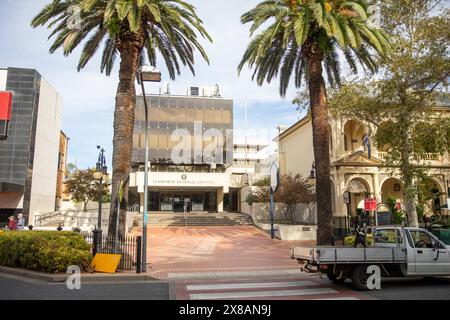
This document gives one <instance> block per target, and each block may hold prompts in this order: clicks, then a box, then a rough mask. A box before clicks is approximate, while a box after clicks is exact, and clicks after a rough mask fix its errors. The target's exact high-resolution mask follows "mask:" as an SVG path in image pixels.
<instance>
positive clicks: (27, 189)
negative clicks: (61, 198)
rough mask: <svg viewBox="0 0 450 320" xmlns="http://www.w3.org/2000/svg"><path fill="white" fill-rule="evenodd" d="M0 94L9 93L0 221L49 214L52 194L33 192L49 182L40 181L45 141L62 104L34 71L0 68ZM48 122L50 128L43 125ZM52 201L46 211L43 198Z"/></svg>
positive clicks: (0, 157)
mask: <svg viewBox="0 0 450 320" xmlns="http://www.w3.org/2000/svg"><path fill="white" fill-rule="evenodd" d="M0 91H6V92H11V93H12V97H13V99H12V112H11V120H10V121H9V124H8V131H7V132H8V134H7V136H6V137H4V139H2V140H0V221H2V222H5V220H6V219H7V217H8V216H9V215H12V214H16V213H19V212H22V213H23V214H24V216H25V218H30V213H31V212H32V211H33V210H35V211H39V212H42V211H45V210H47V209H48V211H51V209H54V201H55V200H54V192H53V195H51V194H50V195H49V194H47V192H46V189H47V186H42V187H41V190H38V188H37V187H36V184H37V183H46V181H47V179H52V177H44V178H42V175H45V174H46V171H47V170H48V168H49V167H51V166H52V164H53V163H52V161H51V160H49V159H50V158H51V156H52V151H53V149H54V148H52V146H51V144H48V143H47V142H46V139H52V137H53V136H52V133H53V131H55V130H58V132H59V130H60V123H61V119H60V118H61V109H60V104H61V101H60V98H59V96H58V95H57V93H56V91H54V89H53V88H51V86H50V85H49V84H48V83H47V82H46V81H45V80H44V79H43V78H42V77H41V75H40V74H39V73H38V72H37V71H36V70H33V69H20V68H8V69H0ZM58 117H59V118H58ZM49 119H53V123H47V122H48V120H49ZM46 126H48V127H46ZM56 143H58V141H56ZM38 149H39V150H38ZM37 151H38V152H37ZM46 153H47V154H46ZM47 157H48V158H47ZM56 162H57V153H56V154H55V163H56ZM36 170H42V171H41V172H36ZM54 171H55V172H56V167H55V169H54ZM33 179H35V181H34V183H33ZM55 183H56V179H55ZM34 188H36V192H34V195H35V197H33V189H34ZM54 189H56V185H55V188H54ZM52 196H53V201H52V206H47V201H48V197H52ZM33 202H34V203H33ZM28 221H29V219H27V222H28Z"/></svg>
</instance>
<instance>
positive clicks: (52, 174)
mask: <svg viewBox="0 0 450 320" xmlns="http://www.w3.org/2000/svg"><path fill="white" fill-rule="evenodd" d="M61 112H62V98H61V97H60V96H59V94H58V93H57V92H56V90H55V89H53V87H52V86H51V85H50V84H49V83H48V82H47V81H46V80H45V79H42V80H41V88H40V98H39V110H38V118H37V127H36V145H35V153H34V164H33V176H32V185H31V203H30V221H33V215H34V214H36V213H46V212H51V211H53V210H54V209H55V198H56V179H57V169H58V152H59V136H60V131H61V122H62V115H61Z"/></svg>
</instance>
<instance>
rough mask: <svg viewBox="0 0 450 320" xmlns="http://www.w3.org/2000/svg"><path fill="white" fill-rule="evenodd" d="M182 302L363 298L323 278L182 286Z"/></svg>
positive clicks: (181, 284)
mask: <svg viewBox="0 0 450 320" xmlns="http://www.w3.org/2000/svg"><path fill="white" fill-rule="evenodd" d="M176 291H177V299H181V300H247V299H250V300H253V299H254V300H258V299H264V300H271V299H276V300H280V299H281V300H285V299H286V300H287V299H289V300H297V299H298V300H361V299H364V297H362V296H361V294H359V293H357V292H355V291H352V290H349V289H347V288H346V287H340V286H336V285H334V284H331V283H329V282H328V281H324V280H321V279H319V278H315V279H311V278H301V279H286V278H285V279H278V280H273V279H267V280H266V279H264V280H262V279H258V280H234V281H233V280H229V281H220V280H215V281H211V280H209V281H208V280H205V281H196V282H190V281H188V282H178V283H177V284H176Z"/></svg>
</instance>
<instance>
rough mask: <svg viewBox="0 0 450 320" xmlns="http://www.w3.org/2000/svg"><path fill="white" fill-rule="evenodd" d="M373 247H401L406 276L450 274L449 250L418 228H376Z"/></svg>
mask: <svg viewBox="0 0 450 320" xmlns="http://www.w3.org/2000/svg"><path fill="white" fill-rule="evenodd" d="M373 246H375V247H396V246H402V247H404V248H405V250H406V251H407V257H408V263H407V276H421V275H425V276H433V275H448V274H450V250H449V247H447V246H446V245H445V244H444V243H443V242H441V241H440V240H439V239H438V238H436V236H435V235H433V234H432V233H431V232H429V231H428V230H425V229H420V228H396V227H383V228H376V229H375V230H374V232H373Z"/></svg>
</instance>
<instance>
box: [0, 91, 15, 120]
mask: <svg viewBox="0 0 450 320" xmlns="http://www.w3.org/2000/svg"><path fill="white" fill-rule="evenodd" d="M11 106H12V93H11V92H7V91H5V92H0V121H1V120H4V121H10V120H11V109H12V108H11Z"/></svg>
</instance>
